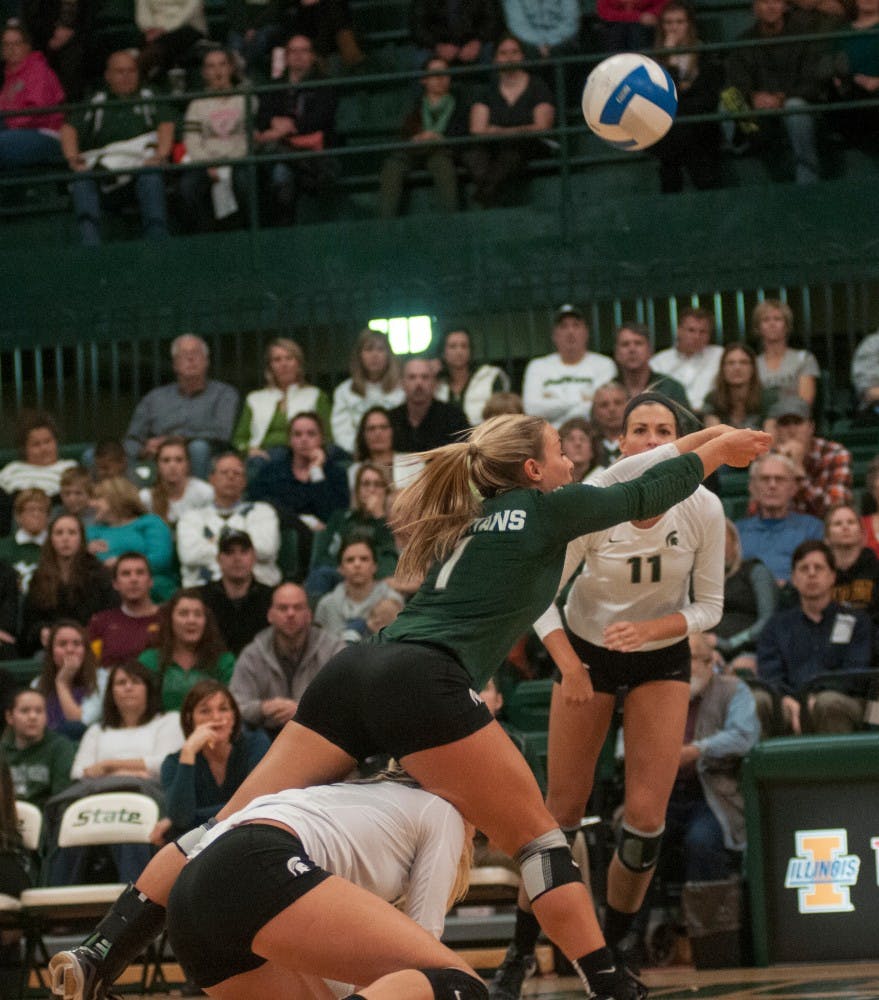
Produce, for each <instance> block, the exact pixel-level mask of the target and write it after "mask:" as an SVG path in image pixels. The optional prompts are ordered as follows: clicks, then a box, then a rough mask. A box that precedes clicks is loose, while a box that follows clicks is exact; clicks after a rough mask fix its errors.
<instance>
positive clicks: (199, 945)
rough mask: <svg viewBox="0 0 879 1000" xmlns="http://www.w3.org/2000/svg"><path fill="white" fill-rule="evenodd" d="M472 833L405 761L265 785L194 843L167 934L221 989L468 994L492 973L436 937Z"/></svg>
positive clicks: (375, 996) (240, 998)
mask: <svg viewBox="0 0 879 1000" xmlns="http://www.w3.org/2000/svg"><path fill="white" fill-rule="evenodd" d="M472 837H473V829H472V828H470V829H466V830H465V824H464V821H463V820H462V819H461V815H460V813H459V812H458V811H457V809H455V808H454V806H451V805H450V804H449V803H448V802H446V801H445V800H444V799H440V798H437V796H435V795H431V794H430V793H429V792H425V791H423V790H422V789H421V788H418V787H417V786H416V785H415V784H414V782H412V781H411V780H409V779H407V778H406V776H405V775H403V776H400V775H397V776H396V780H382V781H377V782H364V783H360V782H350V783H345V784H335V785H319V786H316V787H313V788H304V789H289V790H286V791H283V792H278V793H276V794H274V795H265V796H262V797H260V798H257V799H254V801H253V802H251V803H250V804H249V805H248V806H246V807H245V808H244V809H242V810H241V811H240V812H237V813H235V814H234V815H232V816H230V817H229V818H228V819H225V820H223V821H222V822H220V823H218V824H217V825H216V826H214V827H213V828H212V829H211V830H209V831H208V832H207V833H205V834H204V836H203V837H202V838H201V840H200V841H199V843H198V844H197V845H196V846H195V847H194V848H193V849H192V850H191V851H190V860H188V861H187V863H186V866H185V867H184V869H183V871H182V872H181V874H180V876H179V877H178V879H177V881H176V882H175V884H174V888H173V889H172V891H171V896H170V899H169V902H168V939H169V941H170V943H171V947H172V949H173V951H174V955H175V956H176V957H177V959H178V960H179V961H180V963H181V964H182V965H183V967H184V968H185V969H186V970H187V972H188V974H189V975H190V976H191V977H192V979H193V980H194V981H195V982H196V983H197V984H198V985H199V986H201V987H202V988H203V989H204V990H206V992H207V993H208V995H210V996H212V997H216V998H217V1000H251V998H253V997H273V998H276V1000H285V998H289V1000H332V998H335V997H339V996H346V997H349V998H353V997H361V998H365V1000H397V998H403V997H405V998H407V1000H432V998H433V997H434V996H435V995H440V996H449V997H452V996H455V997H460V998H461V1000H465V998H466V1000H471V998H475V997H479V996H480V995H484V986H483V985H482V983H481V981H480V980H479V979H478V977H477V976H476V973H475V972H473V970H472V969H471V968H470V967H469V966H468V965H467V964H466V963H465V962H463V961H462V960H461V959H460V958H459V957H458V956H457V955H455V953H454V952H452V951H450V950H449V949H448V948H446V947H445V945H442V944H440V942H439V940H438V938H439V936H440V934H441V933H442V930H443V923H444V920H445V914H446V911H447V910H448V908H449V907H450V906H451V905H452V903H453V902H455V900H456V899H457V898H459V897H460V896H461V895H463V892H464V891H466V887H467V876H468V874H469V870H470V861H471V858H472V854H473V852H472V843H473V840H472ZM331 873H332V874H331ZM398 901H399V906H400V909H397V908H395V907H394V906H392V905H390V904H392V903H395V902H398ZM401 910H402V912H401ZM391 970H392V971H391ZM325 979H332V980H343V981H345V982H348V983H354V984H364V986H363V987H362V989H361V992H360V993H352V990H353V989H355V988H356V987H354V986H345V987H342V986H341V983H338V982H325ZM365 984H371V985H365Z"/></svg>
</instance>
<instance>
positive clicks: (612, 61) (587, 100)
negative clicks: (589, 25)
mask: <svg viewBox="0 0 879 1000" xmlns="http://www.w3.org/2000/svg"><path fill="white" fill-rule="evenodd" d="M677 109H678V95H677V91H676V90H675V85H674V81H673V80H672V78H671V77H670V76H669V75H668V73H667V72H666V71H665V70H664V69H663V68H662V66H660V65H659V63H656V62H654V61H653V60H652V59H648V58H647V57H646V56H642V55H638V54H637V53H636V52H621V53H619V54H618V55H615V56H610V58H608V59H605V60H604V61H603V62H600V63H599V64H598V65H597V66H596V67H595V69H593V70H592V72H591V73H590V74H589V76H588V77H587V78H586V85H585V86H584V87H583V116H584V117H585V119H586V124H587V125H588V126H589V128H591V129H592V131H593V132H594V133H595V134H596V135H597V136H600V137H601V138H602V139H604V141H605V142H609V143H610V144H611V146H616V148H617V149H627V150H638V149H646V148H647V147H648V146H652V145H653V143H654V142H658V141H659V140H660V139H661V138H662V137H663V136H664V135H665V133H666V132H668V130H669V129H670V128H671V126H672V122H673V121H674V117H675V112H676V111H677Z"/></svg>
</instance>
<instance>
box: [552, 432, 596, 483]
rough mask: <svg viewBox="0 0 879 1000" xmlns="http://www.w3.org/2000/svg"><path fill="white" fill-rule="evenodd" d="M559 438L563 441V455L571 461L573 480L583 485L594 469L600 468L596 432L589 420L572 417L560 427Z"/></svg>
mask: <svg viewBox="0 0 879 1000" xmlns="http://www.w3.org/2000/svg"><path fill="white" fill-rule="evenodd" d="M559 437H560V438H561V441H562V454H563V455H564V456H565V457H566V458H569V459H570V460H571V462H572V463H573V466H574V467H573V469H571V479H572V480H573V482H575V483H582V482H584V481H585V479H586V477H587V476H588V475H589V473H590V472H592V470H593V469H596V468H599V465H598V453H599V450H600V445H598V443H597V442H596V440H595V437H596V435H595V431H593V429H592V427H591V426H590V424H589V421H588V420H584V419H583V418H582V417H570V418H569V419H568V420H566V421H565V422H564V423H563V424H562V426H561V427H559Z"/></svg>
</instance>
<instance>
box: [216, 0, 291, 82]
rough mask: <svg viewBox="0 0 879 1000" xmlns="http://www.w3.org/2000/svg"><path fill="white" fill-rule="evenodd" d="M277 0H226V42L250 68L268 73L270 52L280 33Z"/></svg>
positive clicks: (253, 70)
mask: <svg viewBox="0 0 879 1000" xmlns="http://www.w3.org/2000/svg"><path fill="white" fill-rule="evenodd" d="M279 6H280V5H279V4H278V3H277V2H276V0H269V2H268V3H263V2H262V0H227V2H226V17H227V20H228V23H229V33H228V35H227V36H226V44H227V45H228V46H229V49H230V50H231V51H232V52H234V53H235V54H236V56H237V57H239V58H240V59H242V60H243V61H244V64H245V65H246V67H247V69H248V70H249V71H251V72H255V73H257V74H260V73H265V72H266V70H267V60H268V55H269V52H270V51H271V48H272V45H273V44H274V43H275V40H276V39H277V38H279V37H280V34H281V23H280V22H281V12H280V9H279Z"/></svg>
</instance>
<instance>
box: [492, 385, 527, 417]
mask: <svg viewBox="0 0 879 1000" xmlns="http://www.w3.org/2000/svg"><path fill="white" fill-rule="evenodd" d="M524 412H525V408H524V407H523V405H522V397H521V396H520V395H519V393H518V392H493V393H492V394H491V395H490V396H489V397H488V401H487V402H486V404H485V406H483V407H482V419H483V420H491V418H492V417H499V416H501V415H503V414H504V413H524Z"/></svg>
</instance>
